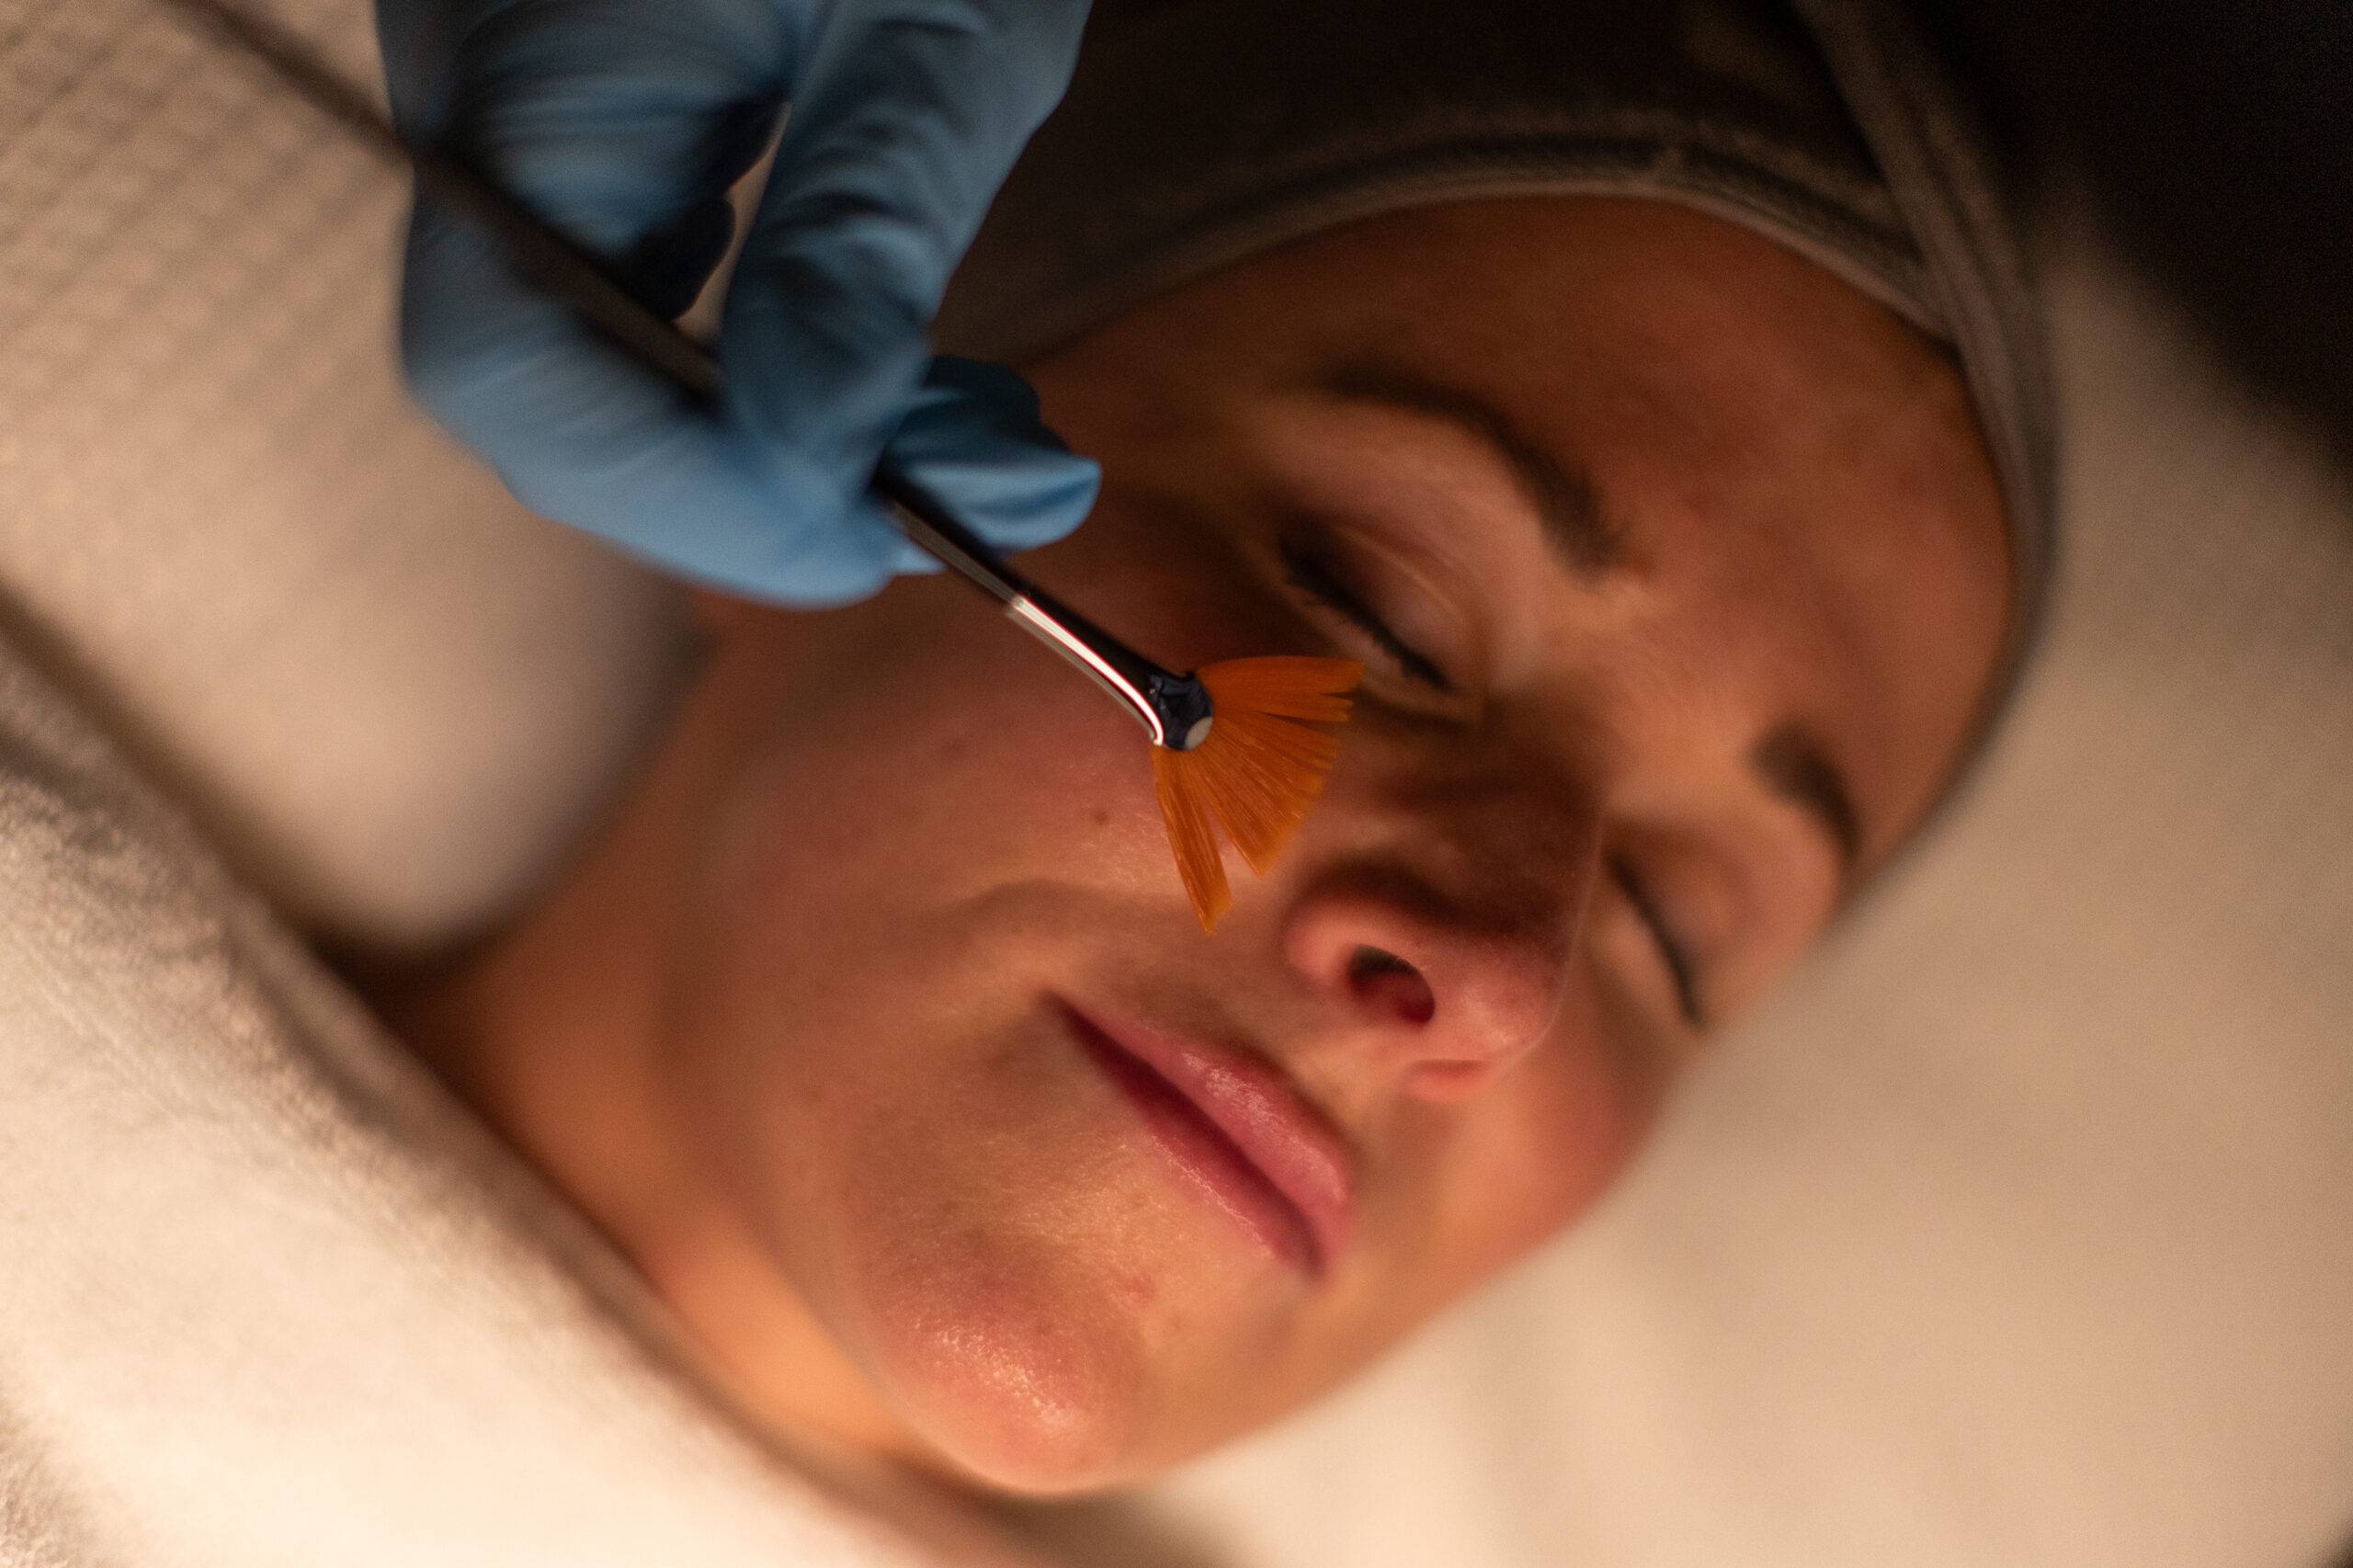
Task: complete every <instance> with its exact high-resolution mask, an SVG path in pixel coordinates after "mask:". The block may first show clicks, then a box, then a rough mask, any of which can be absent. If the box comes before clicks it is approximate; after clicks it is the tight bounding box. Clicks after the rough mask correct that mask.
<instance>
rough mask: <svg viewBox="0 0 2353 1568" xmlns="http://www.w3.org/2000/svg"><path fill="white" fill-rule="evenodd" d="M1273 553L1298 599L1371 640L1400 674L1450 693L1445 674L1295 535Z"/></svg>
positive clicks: (1313, 549)
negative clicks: (1278, 558)
mask: <svg viewBox="0 0 2353 1568" xmlns="http://www.w3.org/2000/svg"><path fill="white" fill-rule="evenodd" d="M1276 551H1277V552H1278V553H1279V555H1280V556H1281V558H1282V563H1283V575H1284V576H1285V577H1286V578H1288V579H1289V580H1290V585H1291V586H1292V587H1293V588H1296V589H1297V590H1298V591H1299V593H1300V595H1301V596H1302V597H1304V598H1306V599H1308V600H1309V601H1310V602H1312V603H1314V604H1320V605H1322V606H1324V608H1326V609H1329V610H1331V611H1332V612H1333V613H1334V614H1336V615H1337V616H1338V617H1340V619H1343V620H1346V621H1347V622H1348V623H1349V624H1350V625H1352V626H1354V627H1355V628H1356V629H1357V630H1358V631H1361V632H1362V633H1364V635H1365V636H1366V637H1368V638H1370V639H1371V641H1372V642H1373V644H1374V645H1375V646H1376V647H1378V648H1380V650H1381V652H1382V653H1386V654H1388V655H1389V657H1390V659H1391V660H1392V662H1393V663H1394V664H1395V665H1397V668H1398V671H1399V672H1400V673H1401V674H1403V675H1405V676H1410V677H1411V678H1412V679H1415V680H1417V681H1420V682H1421V683H1422V684H1424V685H1425V686H1427V687H1431V688H1432V689H1433V690H1437V691H1442V692H1446V693H1449V694H1451V693H1452V692H1453V690H1454V683H1453V682H1452V681H1450V680H1449V679H1447V677H1446V672H1445V671H1444V670H1442V669H1440V668H1438V665H1437V664H1436V663H1435V662H1434V661H1433V660H1431V659H1430V658H1429V656H1428V655H1427V654H1425V653H1422V652H1421V651H1420V650H1419V649H1416V648H1415V647H1414V646H1412V645H1411V644H1410V643H1408V642H1406V641H1405V640H1404V638H1402V637H1400V636H1398V635H1397V633H1396V632H1395V631H1393V630H1392V628H1391V627H1390V625H1389V623H1388V622H1387V621H1384V620H1382V619H1381V616H1380V614H1379V613H1378V612H1377V611H1375V610H1374V609H1373V608H1372V607H1371V606H1370V605H1368V604H1367V603H1365V601H1364V597H1363V596H1362V595H1360V594H1358V592H1357V591H1356V590H1355V589H1354V588H1352V587H1350V586H1349V585H1347V582H1346V581H1345V580H1344V579H1343V578H1342V577H1341V575H1340V574H1339V572H1338V570H1337V569H1336V568H1335V567H1334V566H1333V565H1332V564H1331V563H1330V562H1329V561H1328V560H1327V559H1326V558H1325V557H1324V554H1323V553H1322V551H1319V550H1318V549H1317V548H1316V546H1315V545H1314V544H1313V543H1312V542H1310V541H1309V540H1304V539H1302V538H1301V537H1299V536H1298V535H1295V534H1287V535H1285V536H1284V537H1283V538H1282V540H1280V541H1279V543H1278V544H1277V545H1276Z"/></svg>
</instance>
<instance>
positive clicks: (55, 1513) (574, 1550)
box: [0, 647, 1020, 1568]
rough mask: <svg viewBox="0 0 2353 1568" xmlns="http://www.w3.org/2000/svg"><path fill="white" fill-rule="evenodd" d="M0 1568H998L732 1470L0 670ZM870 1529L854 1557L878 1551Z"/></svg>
mask: <svg viewBox="0 0 2353 1568" xmlns="http://www.w3.org/2000/svg"><path fill="white" fill-rule="evenodd" d="M0 1260H5V1266H0V1563H6V1564H8V1565H10V1568H17V1565H20V1564H21V1565H27V1568H30V1565H33V1564H40V1565H42V1568H49V1565H51V1564H59V1565H63V1564H72V1565H74V1568H97V1565H102V1564H117V1563H120V1564H136V1565H138V1568H167V1565H172V1564H208V1565H209V1564H221V1565H223V1568H228V1565H234V1568H265V1565H269V1564H279V1563H283V1564H301V1565H302V1568H315V1565H317V1564H322V1563H334V1564H337V1565H338V1568H362V1565H369V1564H393V1563H399V1564H422V1563H431V1564H436V1565H437V1568H452V1565H456V1564H465V1563H483V1564H498V1565H500V1568H517V1565H520V1564H530V1563H563V1564H566V1565H570V1568H585V1565H588V1564H596V1563H614V1564H621V1563H627V1564H631V1568H639V1565H643V1564H649V1563H663V1564H670V1563H681V1564H684V1563H692V1564H695V1565H697V1568H715V1565H722V1564H728V1565H732V1564H752V1563H758V1564H770V1565H774V1564H792V1565H795V1568H819V1565H835V1564H838V1565H842V1568H851V1565H857V1568H885V1565H888V1568H900V1565H911V1564H918V1563H932V1562H992V1563H1012V1562H1017V1561H1020V1559H1019V1558H1017V1556H1016V1555H1015V1553H1014V1551H1012V1550H1011V1549H1010V1548H1009V1547H1006V1546H1005V1545H1004V1544H1003V1543H1000V1542H997V1541H995V1540H994V1539H992V1538H990V1537H989V1536H988V1535H987V1534H986V1533H985V1529H984V1527H983V1526H981V1525H979V1524H978V1523H977V1522H975V1521H972V1520H968V1519H965V1518H963V1517H961V1515H951V1514H949V1513H948V1512H947V1511H945V1510H944V1509H941V1508H939V1507H938V1506H937V1505H935V1504H932V1503H929V1502H928V1501H926V1500H924V1499H918V1498H916V1497H914V1496H912V1495H910V1494H905V1493H904V1492H901V1491H897V1490H886V1489H885V1488H884V1487H882V1486H881V1484H880V1483H876V1482H875V1481H873V1480H872V1479H871V1478H857V1479H853V1478H850V1477H848V1476H846V1475H843V1474H840V1473H838V1472H836V1471H834V1470H832V1469H830V1468H829V1469H828V1470H827V1471H825V1472H824V1479H823V1480H820V1479H819V1474H820V1472H819V1471H817V1470H815V1469H813V1468H812V1467H811V1466H809V1465H808V1464H806V1463H805V1462H800V1461H788V1460H786V1458H785V1457H784V1456H782V1455H779V1454H778V1453H776V1452H775V1451H773V1450H772V1449H767V1448H764V1447H763V1446H762V1445H761V1444H760V1443H759V1442H757V1441H756V1439H755V1438H754V1437H752V1436H751V1435H750V1434H749V1433H748V1432H747V1431H746V1430H745V1429H744V1428H742V1427H740V1426H736V1425H735V1424H734V1423H733V1421H732V1420H731V1418H730V1416H729V1415H728V1414H727V1412H726V1410H725V1408H724V1407H723V1405H722V1403H720V1401H719V1400H718V1399H717V1398H716V1397H715V1396H714V1395H713V1394H711V1393H710V1392H708V1391H707V1390H706V1388H705V1387H704V1386H703V1385H702V1384H701V1382H700V1381H699V1379H698V1376H697V1374H696V1371H695V1369H694V1366H693V1363H692V1358H691V1356H690V1354H689V1353H688V1351H687V1350H686V1349H685V1347H684V1346H682V1345H681V1344H680V1343H679V1342H677V1341H676V1340H674V1339H673V1338H672V1337H671V1336H670V1335H669V1332H668V1331H667V1330H666V1329H665V1326H664V1324H663V1321H662V1318H661V1313H660V1312H659V1309H658V1306H657V1305H656V1304H655V1303H654V1302H653V1301H651V1300H650V1298H648V1297H646V1296H645V1295H644V1294H643V1293H642V1290H640V1288H639V1287H638V1285H637V1283H636V1280H635V1278H634V1277H633V1276H632V1275H631V1274H630V1273H629V1271H628V1269H627V1267H626V1266H625V1265H624V1264H622V1263H621V1262H620V1259H619V1258H618V1256H616V1255H614V1254H612V1253H611V1252H610V1251H609V1250H608V1249H607V1248H606V1247H605V1246H604V1245H603V1244H602V1243H601V1242H600V1240H599V1239H598V1238H597V1236H596V1235H595V1234H594V1233H591V1232H590V1231H589V1230H588V1229H587V1228H586V1226H585V1223H583V1222H582V1221H580V1220H579V1218H578V1217H577V1216H576V1215H575V1214H574V1212H572V1211H571V1210H568V1209H567V1208H566V1207H565V1206H564V1205H563V1203H562V1201H561V1200H560V1199H557V1198H556V1197H555V1196H554V1195H553V1194H552V1193H551V1191H550V1190H549V1189H547V1188H546V1187H543V1186H541V1185H540V1183H539V1182H538V1181H537V1179H536V1178H535V1176H533V1173H531V1172H530V1171H529V1169H528V1168H527V1167H525V1166H524V1165H521V1164H520V1162H519V1161H517V1159H516V1158H515V1157H514V1156H513V1155H512V1154H511V1153H508V1152H507V1151H506V1149H505V1148H504V1147H503V1146H502V1145H501V1144H499V1143H498V1142H497V1141H496V1140H495V1139H494V1136H493V1135H492V1134H491V1133H490V1132H489V1131H488V1130H487V1129H486V1128H485V1127H484V1126H483V1124H482V1123H481V1122H479V1121H477V1120H476V1119H473V1118H472V1116H471V1115H470V1114H469V1113H468V1111H467V1110H466V1108H464V1107H463V1106H462V1104H461V1103H460V1102H459V1101H457V1100H455V1099H454V1098H453V1097H451V1096H449V1094H447V1093H446V1092H445V1091H444V1090H443V1089H442V1088H441V1086H440V1085H438V1082H437V1081H436V1080H434V1079H433V1078H432V1077H431V1076H430V1075H429V1074H426V1072H425V1071H424V1070H423V1069H422V1068H421V1067H420V1066H419V1065H418V1064H417V1062H415V1060H414V1059H413V1058H411V1057H409V1056H408V1055H407V1054H406V1053H405V1052H404V1051H402V1050H401V1049H400V1048H399V1046H398V1045H397V1044H396V1043H395V1042H393V1041H392V1040H391V1039H389V1038H388V1037H387V1036H386V1035H384V1034H383V1033H382V1031H381V1029H380V1028H379V1027H378V1026H377V1024H376V1023H375V1021H374V1020H373V1019H372V1017H369V1015H368V1014H367V1013H366V1012H365V1011H364V1010H363V1009H362V1008H361V1007H360V1006H358V1003H357V1002H356V1001H355V1000H354V999H353V998H352V997H351V995H350V994H348V993H347V991H346V990H345V989H344V988H343V987H342V986H340V985H339V984H338V983H336V982H335V979H334V978H333V977H332V976H331V975H330V974H329V973H328V972H327V971H324V970H323V969H322V968H320V967H319V966H318V965H317V964H316V962H315V961H314V960H313V959H312V958H311V956H310V954H309V953H308V951H307V950H306V949H303V948H302V947H301V944H299V943H298V942H297V941H295V940H294V939H293V938H292V937H290V935H289V934H288V933H287V932H286V931H285V930H284V929H283V927H282V926H280V925H279V924H278V921H277V919H276V918H275V917H274V916H273V915H270V914H269V913H268V912H267V910H266V908H265V907H264V906H263V905H262V904H261V903H258V902H257V901H256V900H255V899H253V898H252V897H250V896H249V895H247V894H246V893H245V892H244V891H243V890H242V889H240V888H239V887H237V886H236V885H235V884H234V883H233V882H232V881H230V880H229V879H228V878H227V876H226V875H225V874H224V873H223V872H222V870H221V869H220V868H219V866H218V864H217V863H216V862H215V861H214V860H213V858H211V856H210V853H209V852H208V851H206V850H205V849H204V848H203V846H201V845H200V844H199V842H198V841H197V839H196V838H195V837H194V836H193V835H192V834H191V833H190V832H189V831H188V829H187V828H186V826H185V825H184V824H182V823H181V822H180V821H179V820H178V818H177V815H176V812H174V811H173V810H172V809H170V808H169V807H167V806H165V804H164V803H163V802H162V801H161V800H160V799H159V798H158V797H156V796H155V795H153V793H151V792H150V791H149V790H147V789H146V787H145V786H144V785H143V784H142V782H141V781H139V780H138V779H137V778H134V777H133V776H132V774H131V772H130V771H129V769H128V768H127V767H125V765H124V764H123V762H122V761H121V760H120V758H119V756H118V755H117V754H116V753H115V751H114V750H113V748H112V747H111V745H110V744H108V742H107V741H106V740H105V739H104V738H103V737H102V736H101V735H100V734H99V733H97V731H96V729H95V728H94V727H93V726H91V725H90V724H89V723H87V722H85V720H84V719H83V718H82V717H81V716H79V715H78V714H77V713H76V712H75V711H74V710H72V709H71V708H69V707H68V706H67V705H66V704H65V703H64V701H63V699H61V698H60V697H59V696H58V695H57V693H56V692H55V691H54V690H53V689H52V688H51V687H49V686H48V685H47V684H46V683H45V682H44V681H43V680H42V679H41V678H40V677H39V676H36V675H34V674H33V673H32V672H31V671H30V670H29V669H28V667H27V666H26V665H24V664H23V663H22V662H21V661H20V660H19V659H18V658H17V656H16V654H15V653H12V652H9V651H8V650H6V648H5V647H0ZM886 1521H887V1522H886Z"/></svg>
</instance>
